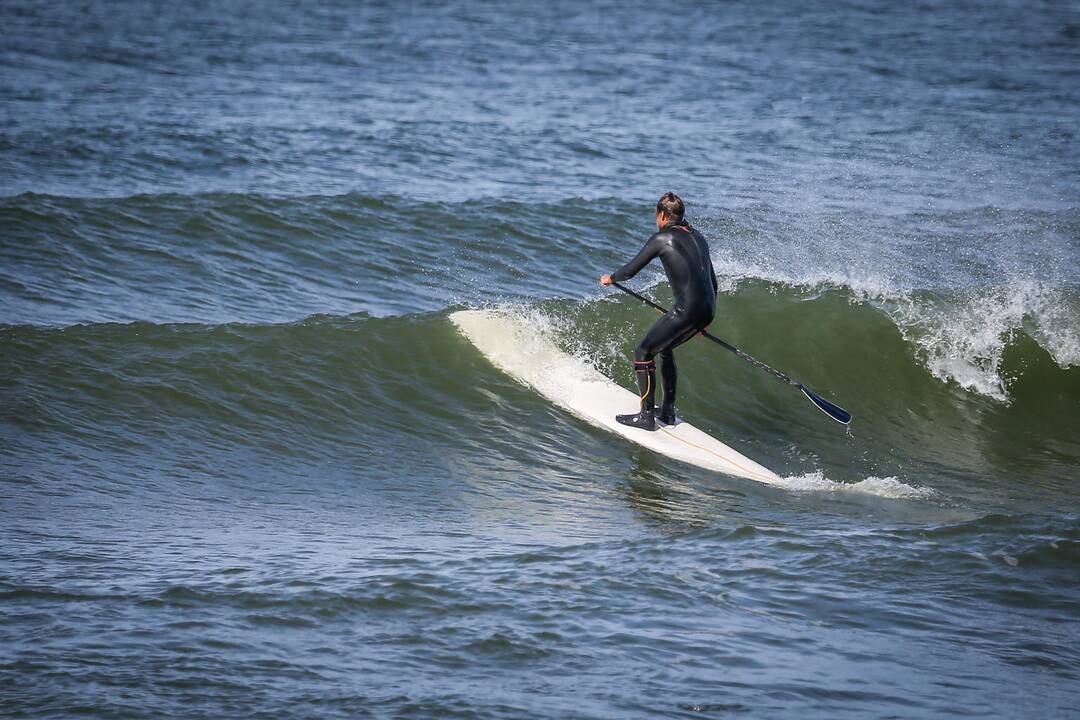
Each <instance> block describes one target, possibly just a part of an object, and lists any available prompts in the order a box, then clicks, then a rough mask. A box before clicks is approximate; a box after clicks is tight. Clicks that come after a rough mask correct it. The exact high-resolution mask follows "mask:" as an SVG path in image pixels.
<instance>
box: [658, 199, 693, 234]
mask: <svg viewBox="0 0 1080 720" xmlns="http://www.w3.org/2000/svg"><path fill="white" fill-rule="evenodd" d="M684 212H686V207H685V206H684V205H683V201H682V199H681V198H680V197H679V196H678V195H676V194H675V193H673V192H666V193H664V194H663V195H661V196H660V199H659V200H657V201H656V227H658V228H662V227H664V226H665V225H667V224H668V223H671V222H678V221H679V220H682V217H683V213H684Z"/></svg>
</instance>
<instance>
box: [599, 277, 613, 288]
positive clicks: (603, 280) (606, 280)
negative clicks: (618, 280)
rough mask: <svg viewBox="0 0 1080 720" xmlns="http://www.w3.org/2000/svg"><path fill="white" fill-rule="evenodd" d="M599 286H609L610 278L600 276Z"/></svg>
mask: <svg viewBox="0 0 1080 720" xmlns="http://www.w3.org/2000/svg"><path fill="white" fill-rule="evenodd" d="M600 284H601V285H603V286H604V287H607V286H608V285H610V284H611V276H610V275H601V276H600Z"/></svg>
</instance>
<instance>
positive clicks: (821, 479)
mask: <svg viewBox="0 0 1080 720" xmlns="http://www.w3.org/2000/svg"><path fill="white" fill-rule="evenodd" d="M774 484H775V485H780V486H781V487H786V488H787V489H789V490H795V491H812V492H850V493H862V494H865V495H876V496H878V497H885V498H895V499H903V500H910V499H916V498H929V497H933V496H934V495H935V493H934V491H933V490H932V489H931V488H921V487H915V486H913V485H908V484H906V483H903V482H901V481H900V480H898V479H896V478H895V477H883V478H881V477H875V476H870V477H868V478H866V479H865V480H860V481H859V482H855V483H842V482H835V481H833V480H829V479H828V478H827V477H825V474H824V473H822V472H820V471H818V472H812V473H807V474H806V475H792V476H788V477H783V478H780V482H778V483H774Z"/></svg>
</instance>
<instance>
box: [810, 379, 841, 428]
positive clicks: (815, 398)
mask: <svg viewBox="0 0 1080 720" xmlns="http://www.w3.org/2000/svg"><path fill="white" fill-rule="evenodd" d="M799 389H800V390H802V391H803V395H805V396H806V397H807V398H808V399H809V400H810V402H812V403H814V404H815V405H817V406H818V409H819V410H821V412H823V413H825V414H826V415H828V416H829V417H831V418H832V419H833V420H835V421H836V422H838V423H843V424H844V425H847V424H848V423H849V422H851V413H849V412H848V411H847V410H845V409H844V408H842V407H840V406H839V405H836V404H833V403H831V402H829V401H828V400H826V399H825V398H823V397H821V396H820V395H818V394H816V393H814V392H813V391H811V390H810V388H808V387H806V386H805V385H801V384H800V385H799Z"/></svg>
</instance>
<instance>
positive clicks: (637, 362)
mask: <svg viewBox="0 0 1080 720" xmlns="http://www.w3.org/2000/svg"><path fill="white" fill-rule="evenodd" d="M684 212H685V207H684V206H683V201H682V200H680V199H679V196H678V195H676V194H675V193H672V192H668V193H664V195H663V197H661V198H660V200H659V201H658V202H657V203H656V226H657V227H658V228H659V231H658V232H656V233H655V234H653V236H652V237H650V238H649V239H648V240H647V241H646V242H645V245H644V247H642V248H641V252H639V253H638V254H637V257H635V258H634V259H633V260H631V261H630V262H628V263H626V264H625V265H623V266H622V267H621V268H619V269H618V270H616V271H615V272H613V273H611V274H610V275H601V276H600V284H601V285H610V284H611V283H612V282H620V281H623V280H629V279H630V278H632V277H634V276H635V275H637V274H638V272H640V271H641V269H642V268H643V267H645V266H646V265H648V264H649V262H650V261H651V260H652V259H653V258H655V257H659V258H660V262H661V263H663V265H664V270H665V271H666V272H667V277H668V282H669V283H670V284H671V291H672V293H673V294H674V295H675V305H674V306H673V307H672V308H671V310H669V311H668V312H667V313H666V314H665V315H664V316H663V317H662V318H660V319H659V320H657V321H656V324H655V325H653V326H652V327H651V328H650V329H649V332H647V333H645V337H644V339H642V341H641V342H640V343H639V344H638V346H637V349H636V350H635V351H634V372H635V373H636V374H637V384H638V390H639V391H640V392H641V408H640V410H639V411H638V412H637V413H635V414H631V415H616V416H615V419H616V420H618V421H619V422H621V423H622V424H623V425H629V426H630V427H636V428H641V429H643V430H655V429H656V417H655V410H656V406H655V404H654V400H653V396H654V393H655V392H656V363H655V362H654V361H653V358H654V356H656V355H659V356H660V377H661V378H662V379H663V381H664V402H663V404H662V405H661V407H660V417H659V420H660V422H661V423H663V424H665V425H674V424H675V378H676V371H675V355H674V354H673V353H672V351H673V350H674V349H675V348H677V347H678V346H679V345H682V344H683V343H684V342H686V341H687V340H689V339H690V338H692V337H694V336H695V335H697V334H698V333H700V332H702V331H703V330H704V329H705V328H706V327H708V325H709V323H711V322H712V320H713V315H715V314H716V291H717V286H716V273H715V272H713V267H712V260H711V259H710V258H709V245H708V243H706V242H705V237H704V236H703V235H702V234H701V233H699V232H698V231H697V230H695V229H694V228H692V227H690V223H688V222H687V221H686V220H684V219H683V213H684Z"/></svg>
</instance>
